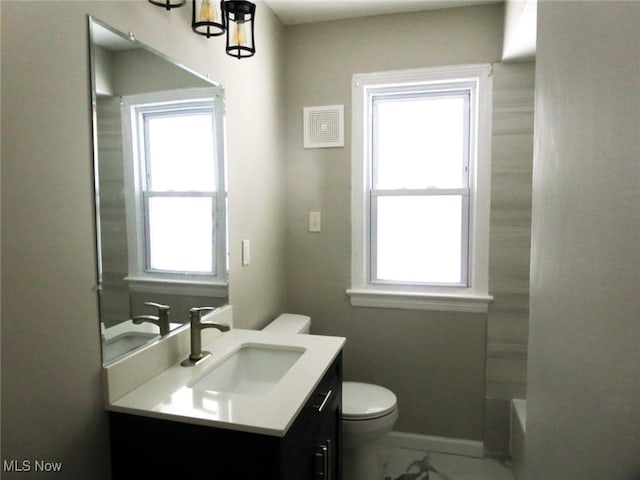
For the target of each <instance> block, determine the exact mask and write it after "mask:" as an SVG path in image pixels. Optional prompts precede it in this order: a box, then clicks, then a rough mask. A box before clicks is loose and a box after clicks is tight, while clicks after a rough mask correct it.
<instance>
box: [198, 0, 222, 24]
mask: <svg viewBox="0 0 640 480" xmlns="http://www.w3.org/2000/svg"><path fill="white" fill-rule="evenodd" d="M217 19H218V8H217V6H216V4H215V3H213V2H212V1H211V0H202V6H201V7H200V21H203V22H213V21H215V20H217Z"/></svg>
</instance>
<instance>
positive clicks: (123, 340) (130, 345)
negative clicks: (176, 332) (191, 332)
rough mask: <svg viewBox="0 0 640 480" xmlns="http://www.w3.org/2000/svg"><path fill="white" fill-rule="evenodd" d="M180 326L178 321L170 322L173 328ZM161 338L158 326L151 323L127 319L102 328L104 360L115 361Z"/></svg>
mask: <svg viewBox="0 0 640 480" xmlns="http://www.w3.org/2000/svg"><path fill="white" fill-rule="evenodd" d="M179 326H180V325H179V324H176V323H171V324H170V327H171V330H173V329H176V328H178V327H179ZM159 339H160V332H159V330H158V327H157V326H156V325H152V324H150V323H142V324H140V325H136V324H135V323H133V322H132V321H131V320H127V321H126V322H122V323H119V324H118V325H114V326H113V327H110V328H102V347H103V357H104V358H103V361H104V362H105V363H107V362H113V361H115V360H118V359H120V358H122V357H124V356H126V355H127V354H128V353H130V352H133V351H134V350H136V349H138V348H139V347H142V346H143V345H146V344H148V343H151V342H154V341H156V340H159Z"/></svg>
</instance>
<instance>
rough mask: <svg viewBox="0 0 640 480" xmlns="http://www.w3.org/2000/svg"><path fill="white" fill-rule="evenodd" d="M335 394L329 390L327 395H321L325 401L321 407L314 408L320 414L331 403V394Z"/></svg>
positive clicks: (315, 406)
mask: <svg viewBox="0 0 640 480" xmlns="http://www.w3.org/2000/svg"><path fill="white" fill-rule="evenodd" d="M332 393H333V392H332V391H331V390H329V391H328V392H326V393H321V394H320V395H324V399H323V400H322V403H321V404H320V405H314V406H313V408H315V409H316V410H317V411H318V412H321V411H322V409H323V408H324V407H325V405H326V404H327V402H328V401H329V398H331V394H332Z"/></svg>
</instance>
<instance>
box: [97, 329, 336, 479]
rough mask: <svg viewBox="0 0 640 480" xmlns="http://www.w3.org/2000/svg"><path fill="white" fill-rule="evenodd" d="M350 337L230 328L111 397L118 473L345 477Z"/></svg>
mask: <svg viewBox="0 0 640 480" xmlns="http://www.w3.org/2000/svg"><path fill="white" fill-rule="evenodd" d="M343 344H344V339H343V338H339V337H324V336H315V335H295V334H274V333H267V332H262V331H253V330H241V329H234V330H232V331H231V332H228V333H225V334H222V335H220V336H219V337H218V338H216V340H214V341H213V342H211V343H209V344H208V345H205V347H206V349H207V350H211V351H212V352H213V353H212V355H211V356H210V357H208V358H206V359H205V360H203V361H202V362H200V363H198V364H197V365H196V366H194V367H182V366H180V365H179V364H178V365H175V366H172V367H171V368H169V369H167V370H166V371H164V372H162V373H161V374H160V375H158V376H156V377H155V378H152V379H151V380H149V381H148V382H145V383H143V384H142V385H140V386H139V387H137V388H135V389H134V390H133V391H131V392H129V393H127V394H126V395H124V396H123V397H121V398H119V399H117V400H115V401H112V402H110V404H109V405H108V406H107V409H108V410H109V423H110V429H111V457H112V471H113V478H114V479H124V478H143V479H144V478H149V479H163V478H166V479H178V478H215V479H218V478H219V479H234V478H238V479H247V480H248V479H254V478H255V479H260V480H320V479H323V480H338V479H340V442H341V432H340V423H341V422H340V417H341V411H340V410H341V396H342V354H341V350H342V346H343Z"/></svg>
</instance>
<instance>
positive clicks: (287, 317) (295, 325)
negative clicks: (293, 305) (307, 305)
mask: <svg viewBox="0 0 640 480" xmlns="http://www.w3.org/2000/svg"><path fill="white" fill-rule="evenodd" d="M262 330H264V331H266V332H278V333H309V332H310V330H311V317H309V316H307V315H298V314H296V313H283V314H281V315H280V316H279V317H278V318H276V319H275V320H272V321H271V323H269V324H268V325H267V326H266V327H264V328H263V329H262Z"/></svg>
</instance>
